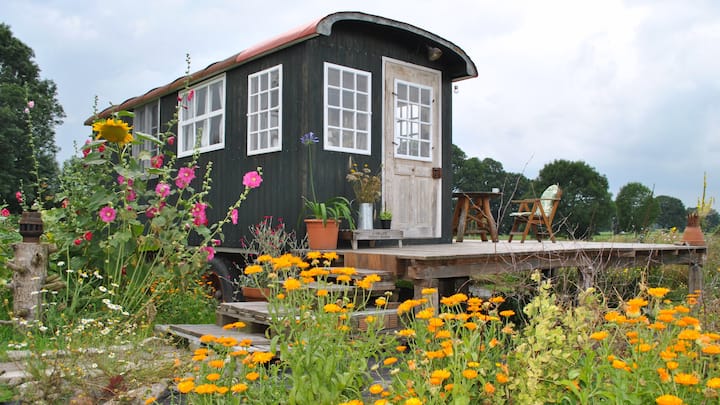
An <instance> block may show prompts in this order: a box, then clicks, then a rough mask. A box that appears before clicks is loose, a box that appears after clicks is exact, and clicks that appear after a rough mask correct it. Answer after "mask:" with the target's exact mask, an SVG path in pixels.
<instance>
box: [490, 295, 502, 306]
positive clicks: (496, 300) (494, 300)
mask: <svg viewBox="0 0 720 405" xmlns="http://www.w3.org/2000/svg"><path fill="white" fill-rule="evenodd" d="M489 301H490V302H492V303H493V304H502V303H503V302H505V298H503V297H501V296H497V297H492V298H490V300H489Z"/></svg>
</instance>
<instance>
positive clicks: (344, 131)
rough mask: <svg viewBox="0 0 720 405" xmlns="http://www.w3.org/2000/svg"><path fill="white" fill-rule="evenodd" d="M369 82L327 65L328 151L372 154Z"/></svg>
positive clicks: (358, 73)
mask: <svg viewBox="0 0 720 405" xmlns="http://www.w3.org/2000/svg"><path fill="white" fill-rule="evenodd" d="M370 79H371V76H370V72H364V71H362V70H357V69H351V68H348V67H344V66H339V65H334V64H331V63H325V131H324V133H325V149H329V150H338V151H345V152H353V153H361V154H366V155H369V154H370V115H371V113H372V111H371V108H370V84H371V83H370Z"/></svg>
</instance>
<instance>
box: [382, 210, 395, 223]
mask: <svg viewBox="0 0 720 405" xmlns="http://www.w3.org/2000/svg"><path fill="white" fill-rule="evenodd" d="M379 217H380V220H381V221H389V220H391V219H392V217H393V216H392V212H390V211H380V215H379Z"/></svg>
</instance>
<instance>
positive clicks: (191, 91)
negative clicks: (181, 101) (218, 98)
mask: <svg viewBox="0 0 720 405" xmlns="http://www.w3.org/2000/svg"><path fill="white" fill-rule="evenodd" d="M193 97H195V90H190V91H189V92H188V94H187V100H188V101H192V99H193Z"/></svg>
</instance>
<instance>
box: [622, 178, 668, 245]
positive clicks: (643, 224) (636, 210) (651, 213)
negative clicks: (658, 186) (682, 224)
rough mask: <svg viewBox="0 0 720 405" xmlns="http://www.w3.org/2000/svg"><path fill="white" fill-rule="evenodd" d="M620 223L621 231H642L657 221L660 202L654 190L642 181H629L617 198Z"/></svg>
mask: <svg viewBox="0 0 720 405" xmlns="http://www.w3.org/2000/svg"><path fill="white" fill-rule="evenodd" d="M615 207H616V209H617V218H618V225H619V227H620V230H621V231H625V232H635V233H638V232H642V231H644V230H646V229H648V227H649V226H650V225H651V224H652V223H654V222H655V219H656V218H657V216H658V212H659V209H658V204H657V201H656V200H655V198H653V193H652V190H650V189H649V188H648V187H646V186H644V185H643V184H641V183H628V184H626V185H624V186H623V187H622V188H621V189H620V191H619V192H618V195H617V198H616V199H615Z"/></svg>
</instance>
